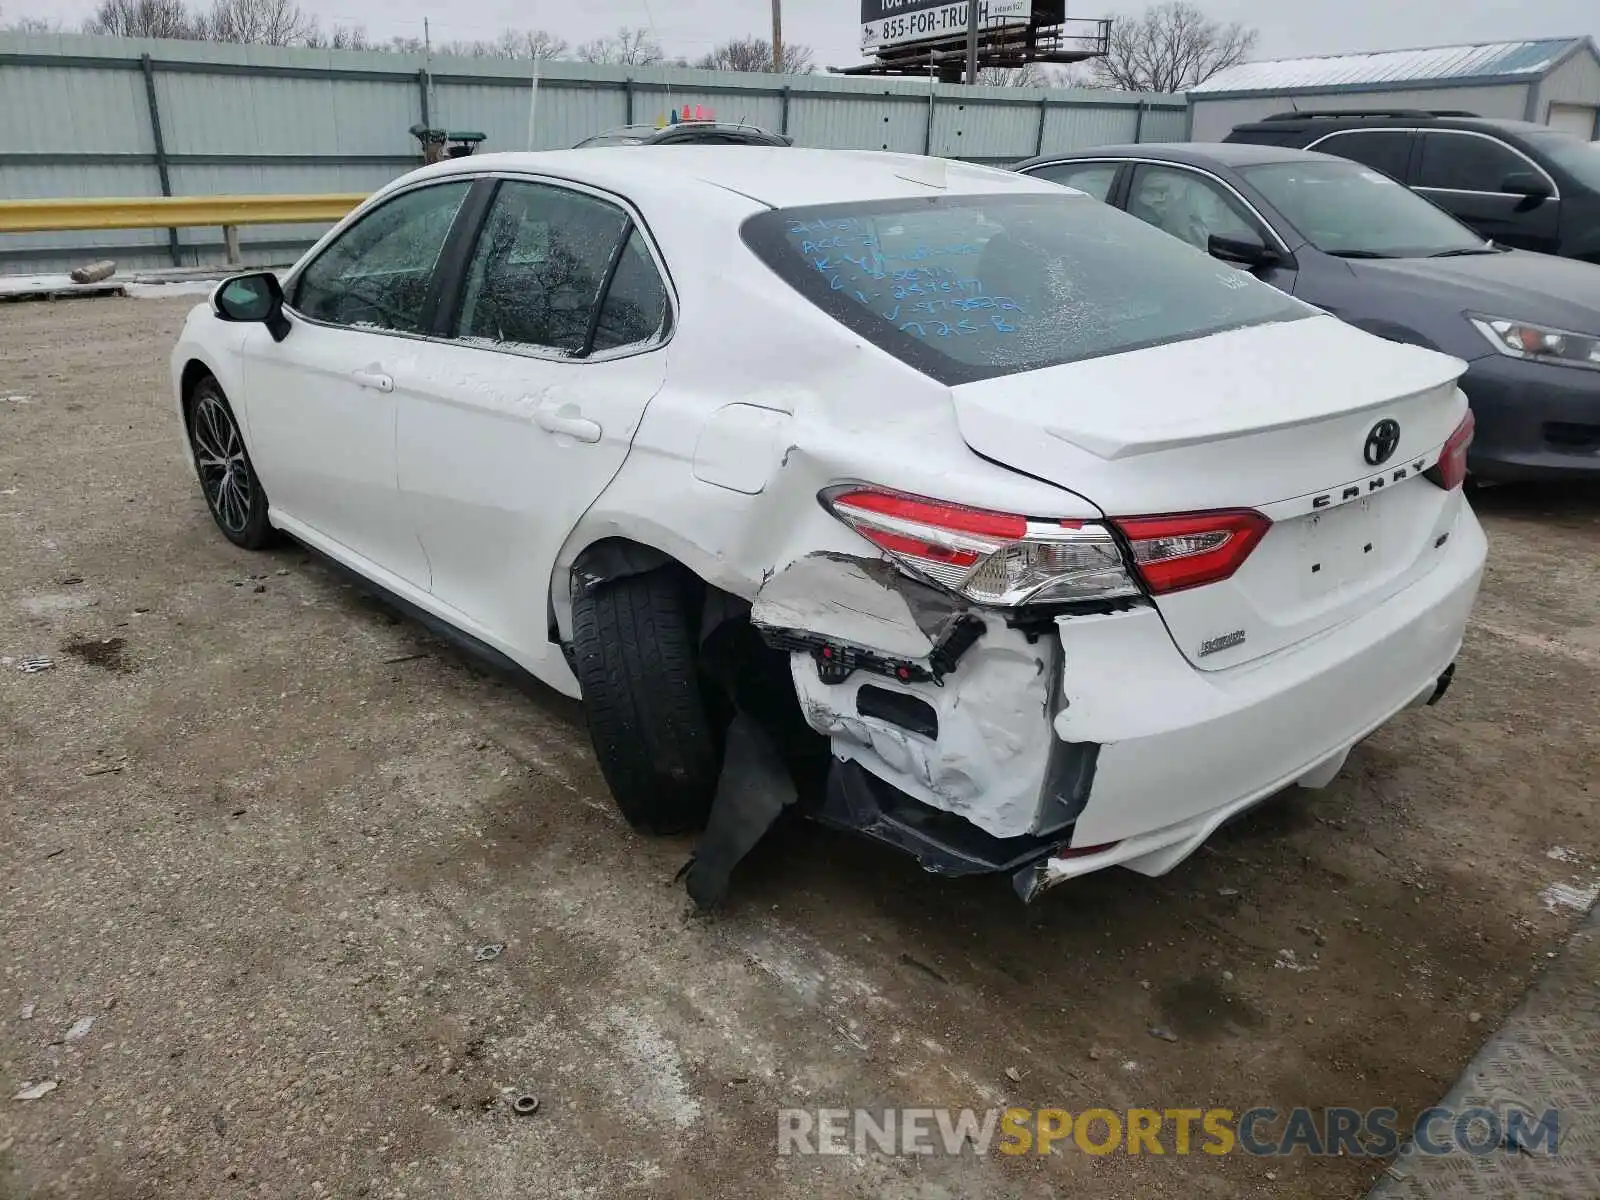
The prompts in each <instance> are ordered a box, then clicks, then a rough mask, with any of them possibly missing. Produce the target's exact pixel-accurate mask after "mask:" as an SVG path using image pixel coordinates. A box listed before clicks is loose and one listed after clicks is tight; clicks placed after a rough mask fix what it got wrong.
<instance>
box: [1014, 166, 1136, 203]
mask: <svg viewBox="0 0 1600 1200" xmlns="http://www.w3.org/2000/svg"><path fill="white" fill-rule="evenodd" d="M1121 168H1122V164H1121V163H1051V164H1050V165H1049V166H1047V167H1039V168H1038V169H1037V170H1033V171H1029V172H1028V174H1029V175H1032V176H1034V177H1035V178H1036V179H1048V180H1049V181H1050V182H1051V183H1059V184H1063V185H1064V186H1066V187H1070V188H1077V189H1078V190H1079V191H1080V192H1085V193H1087V194H1088V195H1090V196H1093V197H1094V198H1095V199H1096V200H1099V201H1101V202H1102V203H1103V202H1104V201H1105V200H1107V199H1108V198H1109V197H1110V195H1111V185H1112V184H1113V183H1115V182H1116V181H1117V172H1118V171H1119V170H1121Z"/></svg>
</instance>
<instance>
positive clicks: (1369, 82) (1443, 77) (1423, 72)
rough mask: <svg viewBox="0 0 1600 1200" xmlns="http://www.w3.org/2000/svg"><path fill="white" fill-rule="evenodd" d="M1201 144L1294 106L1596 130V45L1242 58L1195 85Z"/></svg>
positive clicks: (1497, 45)
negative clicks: (1468, 116) (1455, 115)
mask: <svg viewBox="0 0 1600 1200" xmlns="http://www.w3.org/2000/svg"><path fill="white" fill-rule="evenodd" d="M1189 104H1190V117H1191V121H1192V129H1193V137H1194V139H1195V140H1196V141H1202V142H1214V141H1220V140H1221V139H1222V138H1224V137H1226V136H1227V134H1228V131H1229V130H1231V129H1232V128H1233V127H1234V126H1235V125H1239V124H1242V123H1243V122H1246V121H1259V120H1261V119H1262V118H1263V117H1268V116H1271V115H1272V114H1273V113H1280V112H1289V111H1292V110H1295V109H1360V110H1370V109H1422V110H1428V111H1438V110H1453V111H1464V112H1471V113H1474V114H1476V115H1478V116H1484V117H1506V118H1511V119H1514V120H1519V121H1536V122H1539V123H1541V124H1545V125H1550V126H1552V127H1554V128H1557V129H1562V130H1565V131H1567V132H1570V133H1576V134H1580V135H1581V136H1583V137H1586V138H1590V139H1593V138H1596V137H1600V50H1597V49H1596V46H1595V43H1594V41H1593V40H1592V39H1591V38H1587V37H1571V38H1544V39H1539V40H1534V41H1521V42H1490V43H1485V44H1482V45H1471V46H1435V47H1431V48H1429V49H1423V50H1385V51H1378V52H1374V53H1366V54H1331V55H1325V56H1322V57H1317V58H1285V59H1278V60H1276V61H1273V62H1249V63H1240V64H1239V65H1238V66H1236V67H1229V68H1228V69H1227V70H1225V71H1221V72H1219V73H1217V74H1216V75H1213V76H1212V77H1211V78H1210V79H1208V80H1206V81H1205V82H1204V83H1202V84H1199V85H1198V86H1196V87H1193V88H1191V89H1190V90H1189Z"/></svg>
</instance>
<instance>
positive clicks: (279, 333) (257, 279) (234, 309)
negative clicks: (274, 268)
mask: <svg viewBox="0 0 1600 1200" xmlns="http://www.w3.org/2000/svg"><path fill="white" fill-rule="evenodd" d="M211 311H212V312H214V313H216V314H217V318H218V320H222V321H242V322H250V323H256V322H259V323H260V324H263V325H265V326H266V327H267V332H268V333H270V334H271V335H272V340H273V341H275V342H281V341H283V339H284V338H286V337H288V336H289V329H290V325H289V318H288V317H286V316H284V315H283V285H282V284H280V283H279V282H278V277H277V276H276V275H274V274H273V273H272V272H271V271H256V272H253V273H252V274H249V275H235V276H233V277H232V278H230V279H224V280H223V281H222V282H221V283H220V284H218V285H217V290H216V291H214V292H212V293H211Z"/></svg>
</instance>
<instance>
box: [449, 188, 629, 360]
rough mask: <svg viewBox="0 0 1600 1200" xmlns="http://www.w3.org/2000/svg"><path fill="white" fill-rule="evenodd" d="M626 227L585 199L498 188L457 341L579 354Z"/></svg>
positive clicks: (611, 211) (555, 191)
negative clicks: (460, 338)
mask: <svg viewBox="0 0 1600 1200" xmlns="http://www.w3.org/2000/svg"><path fill="white" fill-rule="evenodd" d="M628 226H629V220H628V214H627V213H625V212H623V211H622V209H620V208H618V207H617V206H616V205H615V204H610V203H608V202H606V201H604V200H600V199H598V198H596V197H594V196H590V195H587V194H586V193H583V192H575V191H569V190H567V189H566V188H560V187H552V186H549V185H547V184H540V183H521V182H517V181H514V180H508V181H506V182H504V183H502V184H501V185H500V188H499V191H498V192H496V194H495V198H494V204H493V206H492V207H491V208H490V210H489V216H488V218H487V220H486V221H485V222H484V226H483V231H482V232H481V233H480V234H479V236H478V245H477V248H476V249H475V250H474V251H473V256H472V262H471V263H470V265H469V266H468V269H467V282H466V290H465V292H464V293H463V295H462V301H461V319H460V324H459V326H458V336H459V337H462V338H466V339H469V340H473V341H478V342H482V343H492V344H493V345H494V346H496V347H497V348H502V349H506V350H513V351H515V350H537V351H555V352H557V353H561V354H569V355H575V354H581V353H582V352H583V349H584V346H585V345H586V343H587V342H588V339H589V330H590V327H591V325H593V324H594V322H595V317H596V311H595V310H596V308H597V306H598V305H599V303H600V289H601V288H602V287H603V286H604V285H605V282H606V275H607V273H608V271H609V270H610V267H611V261H612V257H613V256H614V255H615V254H616V253H617V252H618V248H619V245H620V244H621V242H622V238H623V235H624V233H625V232H626V231H627V229H628ZM652 269H653V268H652Z"/></svg>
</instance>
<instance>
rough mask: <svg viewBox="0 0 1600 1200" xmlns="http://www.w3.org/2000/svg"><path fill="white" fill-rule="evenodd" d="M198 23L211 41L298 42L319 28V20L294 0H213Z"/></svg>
mask: <svg viewBox="0 0 1600 1200" xmlns="http://www.w3.org/2000/svg"><path fill="white" fill-rule="evenodd" d="M198 27H199V32H200V36H201V37H203V38H204V39H205V40H207V41H210V42H248V43H250V44H252V45H257V46H298V45H302V44H304V43H305V41H306V39H307V38H308V37H309V36H310V35H311V34H312V33H313V32H314V31H315V30H316V27H317V21H316V18H315V17H313V16H311V15H309V14H308V13H306V12H305V11H304V10H303V9H302V8H301V7H300V5H299V4H297V3H296V2H295V0H212V5H211V11H210V12H208V13H206V14H205V15H204V16H203V17H201V18H200V19H199V21H198Z"/></svg>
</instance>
